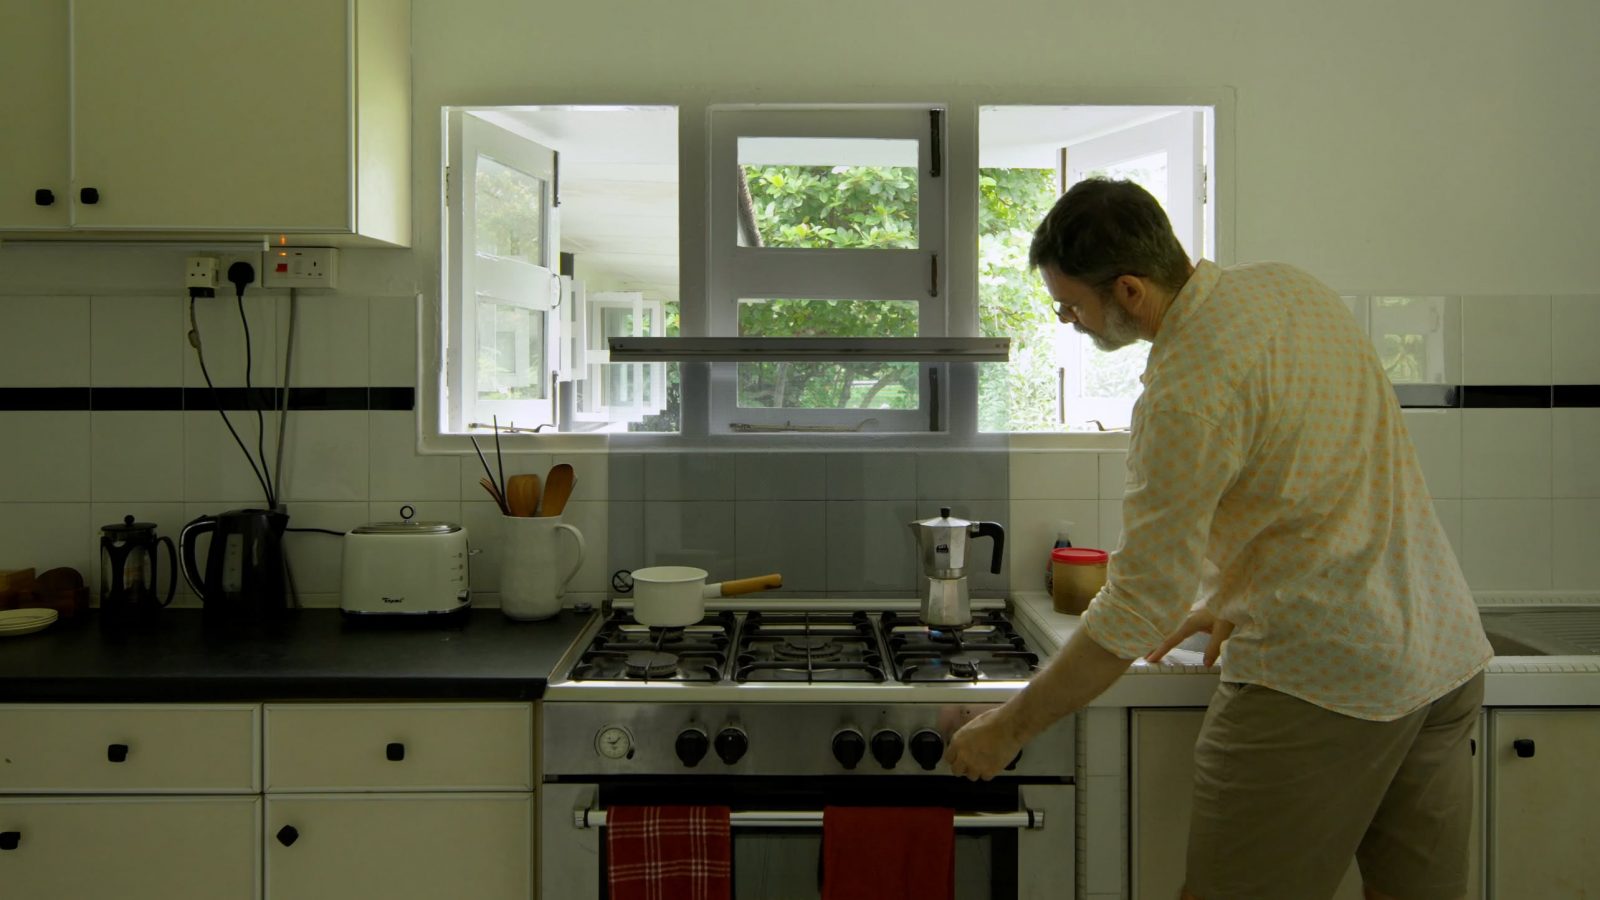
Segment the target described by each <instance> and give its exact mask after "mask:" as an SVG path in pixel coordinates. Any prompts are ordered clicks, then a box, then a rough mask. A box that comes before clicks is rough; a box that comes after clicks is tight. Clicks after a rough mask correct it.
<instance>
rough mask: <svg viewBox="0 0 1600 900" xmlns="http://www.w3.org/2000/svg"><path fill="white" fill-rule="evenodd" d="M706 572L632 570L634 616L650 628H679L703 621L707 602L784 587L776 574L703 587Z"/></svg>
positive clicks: (676, 568)
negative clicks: (712, 599) (718, 598)
mask: <svg viewBox="0 0 1600 900" xmlns="http://www.w3.org/2000/svg"><path fill="white" fill-rule="evenodd" d="M707 574H708V573H707V572H706V570H705V569H696V568H693V567H690V566H651V567H650V568H648V569H635V570H633V617H634V619H635V620H637V621H638V623H639V624H640V625H646V626H649V627H651V628H682V627H684V626H686V625H693V624H695V623H696V622H699V621H700V620H701V619H703V618H705V615H706V600H708V599H710V598H712V597H732V596H735V595H738V594H753V593H755V592H756V591H765V590H770V589H772V588H780V587H783V576H782V575H779V574H777V573H773V574H771V575H757V576H756V577H754V578H741V579H739V580H737V581H722V582H717V583H715V584H706V577H707Z"/></svg>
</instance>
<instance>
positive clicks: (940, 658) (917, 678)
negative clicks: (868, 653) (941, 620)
mask: <svg viewBox="0 0 1600 900" xmlns="http://www.w3.org/2000/svg"><path fill="white" fill-rule="evenodd" d="M882 625H883V632H884V637H885V640H886V641H887V642H888V647H889V657H890V659H891V660H892V661H893V663H894V668H895V675H896V676H897V677H898V678H899V680H901V681H905V682H930V681H932V682H938V681H1001V680H1004V681H1010V680H1025V679H1027V678H1028V677H1029V676H1031V675H1032V674H1033V672H1034V670H1035V669H1037V668H1038V666H1039V658H1038V657H1037V656H1035V655H1034V654H1033V653H1031V652H1030V651H1029V650H1028V648H1027V644H1026V643H1025V642H1024V641H1023V640H1022V637H1021V635H1019V634H1017V632H1016V629H1015V628H1013V627H1012V625H1011V623H1010V622H1009V621H1008V620H1007V619H1006V618H1005V616H1004V615H1003V614H1001V613H999V612H998V611H990V612H986V613H980V614H979V615H978V616H977V617H975V618H974V619H973V621H972V623H971V624H969V625H966V626H963V627H960V628H948V627H945V626H939V627H930V626H928V625H925V624H923V623H922V622H921V621H918V620H917V619H914V618H910V617H906V616H901V615H898V614H896V613H892V612H891V613H884V616H883V622H882Z"/></svg>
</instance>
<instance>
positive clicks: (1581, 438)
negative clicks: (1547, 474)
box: [1552, 409, 1600, 497]
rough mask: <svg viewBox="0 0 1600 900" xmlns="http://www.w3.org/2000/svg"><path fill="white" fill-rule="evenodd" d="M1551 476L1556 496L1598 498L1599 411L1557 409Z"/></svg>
mask: <svg viewBox="0 0 1600 900" xmlns="http://www.w3.org/2000/svg"><path fill="white" fill-rule="evenodd" d="M1552 413H1553V416H1554V419H1555V435H1554V442H1555V450H1554V476H1553V488H1552V491H1553V493H1554V495H1555V496H1557V497H1600V454H1596V452H1595V450H1596V448H1600V409H1557V410H1553V411H1552Z"/></svg>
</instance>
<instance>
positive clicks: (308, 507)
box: [283, 502, 369, 594]
mask: <svg viewBox="0 0 1600 900" xmlns="http://www.w3.org/2000/svg"><path fill="white" fill-rule="evenodd" d="M367 521H369V519H368V508H367V504H366V503H365V502H362V503H291V504H289V527H290V528H326V529H329V530H330V531H349V530H350V529H352V528H355V527H356V526H358V525H363V524H365V523H366V522H367ZM283 544H284V552H285V553H286V554H287V555H288V557H289V569H290V571H291V572H293V573H294V586H295V590H297V591H299V592H300V593H301V594H329V593H331V594H337V593H339V590H340V578H341V573H342V570H343V561H344V538H342V537H338V536H336V535H331V534H323V533H321V532H319V531H312V532H297V531H290V532H288V533H286V534H285V535H284V538H283Z"/></svg>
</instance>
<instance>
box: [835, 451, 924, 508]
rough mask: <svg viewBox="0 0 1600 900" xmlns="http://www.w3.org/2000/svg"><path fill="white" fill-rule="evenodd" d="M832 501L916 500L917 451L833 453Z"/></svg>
mask: <svg viewBox="0 0 1600 900" xmlns="http://www.w3.org/2000/svg"><path fill="white" fill-rule="evenodd" d="M827 459H828V499H829V500H913V499H916V496H917V457H916V454H914V453H829V454H828V457H827Z"/></svg>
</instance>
